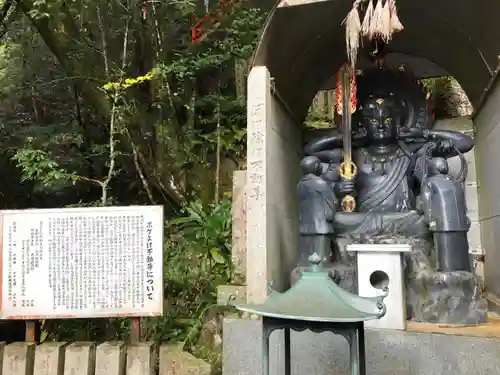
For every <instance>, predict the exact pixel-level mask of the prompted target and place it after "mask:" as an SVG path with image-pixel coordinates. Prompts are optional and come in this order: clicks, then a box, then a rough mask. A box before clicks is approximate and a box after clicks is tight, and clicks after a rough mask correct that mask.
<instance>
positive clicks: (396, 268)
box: [347, 244, 411, 330]
mask: <svg viewBox="0 0 500 375" xmlns="http://www.w3.org/2000/svg"><path fill="white" fill-rule="evenodd" d="M347 250H348V251H352V252H356V253H357V258H358V293H359V295H360V296H362V297H375V296H378V295H381V294H383V293H384V292H383V291H382V288H383V287H384V286H388V287H389V295H388V296H387V297H386V299H385V300H384V302H385V305H386V306H387V313H386V314H385V315H384V317H382V318H381V319H377V320H371V321H368V322H365V327H366V328H378V329H395V330H405V329H406V299H405V294H404V290H405V289H404V281H403V266H402V260H401V254H402V253H404V252H408V251H411V246H410V245H404V244H397V245H385V244H381V245H371V244H353V245H348V246H347Z"/></svg>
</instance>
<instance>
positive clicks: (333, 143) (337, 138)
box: [304, 133, 342, 156]
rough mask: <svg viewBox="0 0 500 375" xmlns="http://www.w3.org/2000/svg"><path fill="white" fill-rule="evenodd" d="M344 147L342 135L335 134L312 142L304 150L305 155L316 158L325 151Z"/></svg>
mask: <svg viewBox="0 0 500 375" xmlns="http://www.w3.org/2000/svg"><path fill="white" fill-rule="evenodd" d="M341 147H342V134H340V133H334V134H331V135H326V136H324V137H321V138H317V139H314V140H312V141H311V142H309V143H308V144H307V146H306V147H305V148H304V155H306V156H313V155H314V156H316V154H318V153H320V152H322V151H325V150H334V149H338V148H341Z"/></svg>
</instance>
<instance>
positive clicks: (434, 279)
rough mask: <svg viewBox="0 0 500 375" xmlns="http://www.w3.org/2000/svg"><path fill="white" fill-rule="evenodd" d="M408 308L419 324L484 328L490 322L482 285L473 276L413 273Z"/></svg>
mask: <svg viewBox="0 0 500 375" xmlns="http://www.w3.org/2000/svg"><path fill="white" fill-rule="evenodd" d="M406 304H407V311H408V315H409V318H410V319H411V320H416V321H419V322H428V323H447V324H480V323H484V322H486V320H487V308H488V303H487V301H486V299H485V298H484V297H483V295H482V285H481V281H480V280H479V278H478V277H477V276H476V275H474V274H473V273H471V272H465V271H455V272H437V271H430V270H421V271H419V272H416V273H413V274H412V275H411V276H409V279H408V280H407V300H406Z"/></svg>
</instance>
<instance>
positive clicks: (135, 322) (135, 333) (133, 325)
mask: <svg viewBox="0 0 500 375" xmlns="http://www.w3.org/2000/svg"><path fill="white" fill-rule="evenodd" d="M129 321H130V342H132V343H137V342H139V341H141V318H129Z"/></svg>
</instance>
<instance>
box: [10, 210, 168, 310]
mask: <svg viewBox="0 0 500 375" xmlns="http://www.w3.org/2000/svg"><path fill="white" fill-rule="evenodd" d="M0 223H1V225H0V227H1V236H2V237H1V252H0V283H1V284H0V286H1V287H0V318H1V319H56V318H58V319H63V318H94V317H117V316H120V317H142V316H158V315H161V314H162V313H163V207H161V206H130V207H102V208H69V209H45V210H15V211H1V212H0Z"/></svg>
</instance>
